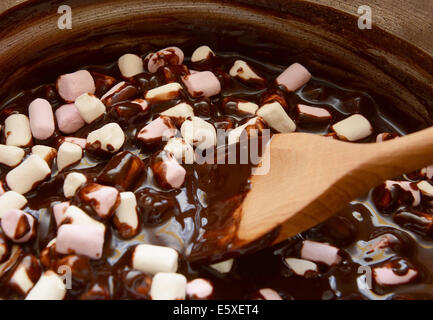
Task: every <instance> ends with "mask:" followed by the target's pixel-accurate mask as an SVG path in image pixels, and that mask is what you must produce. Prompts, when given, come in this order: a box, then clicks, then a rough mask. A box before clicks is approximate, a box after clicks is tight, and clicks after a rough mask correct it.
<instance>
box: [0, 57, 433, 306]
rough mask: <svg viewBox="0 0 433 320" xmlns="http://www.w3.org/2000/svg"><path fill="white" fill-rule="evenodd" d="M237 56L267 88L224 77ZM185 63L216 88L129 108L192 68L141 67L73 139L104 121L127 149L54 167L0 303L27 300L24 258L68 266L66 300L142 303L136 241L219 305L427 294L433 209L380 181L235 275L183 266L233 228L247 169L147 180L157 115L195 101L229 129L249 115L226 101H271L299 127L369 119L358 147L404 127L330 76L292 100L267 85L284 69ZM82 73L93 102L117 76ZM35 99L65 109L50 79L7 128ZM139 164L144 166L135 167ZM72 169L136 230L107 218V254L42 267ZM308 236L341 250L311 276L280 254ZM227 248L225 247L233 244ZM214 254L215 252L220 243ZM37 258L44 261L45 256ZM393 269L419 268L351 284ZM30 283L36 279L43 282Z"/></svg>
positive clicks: (205, 168) (33, 207) (294, 251)
mask: <svg viewBox="0 0 433 320" xmlns="http://www.w3.org/2000/svg"><path fill="white" fill-rule="evenodd" d="M144 57H145V55H144V56H143V58H144ZM237 59H242V60H244V61H247V62H248V64H249V65H250V66H251V67H253V68H254V70H255V71H256V72H257V74H259V75H260V76H261V77H263V78H264V79H265V81H264V82H249V83H248V82H245V81H241V80H239V79H235V78H233V77H231V76H230V75H229V74H228V71H229V70H230V68H231V67H232V65H233V63H234V62H235V60H237ZM281 63H282V64H283V63H285V62H284V61H281ZM184 64H185V65H186V66H188V67H189V68H191V69H193V70H197V71H201V70H210V71H212V72H213V73H214V74H215V75H216V76H217V77H218V80H219V81H220V83H221V87H222V91H221V93H220V94H218V95H216V96H213V97H211V98H193V97H191V96H190V95H188V94H182V95H181V96H180V97H178V98H175V99H172V100H169V101H165V102H162V103H160V102H156V103H152V104H151V106H150V108H149V109H148V110H147V111H145V112H144V111H142V110H141V108H138V107H137V104H134V103H131V101H132V100H134V99H137V98H143V95H144V94H145V93H146V92H147V91H148V90H150V89H153V88H156V87H159V86H162V85H164V84H166V83H168V82H174V81H177V82H179V83H182V81H181V80H180V78H181V76H183V75H186V74H189V70H188V67H185V66H178V65H169V66H166V67H162V68H159V70H158V71H157V72H156V73H149V72H147V71H146V72H144V73H142V74H139V75H136V76H134V77H132V78H130V79H128V80H127V83H128V85H126V86H125V87H124V88H123V89H122V90H121V92H118V93H117V94H115V95H113V96H112V97H111V99H110V101H109V103H108V104H107V113H106V114H105V115H104V116H103V117H102V118H101V119H99V120H97V121H96V122H94V123H92V124H90V125H86V126H84V127H83V128H82V129H80V130H79V131H78V132H76V133H74V134H73V136H75V137H81V138H86V137H87V135H88V134H89V132H91V131H93V130H95V129H98V128H100V127H101V126H103V125H104V124H106V123H110V122H117V123H119V124H120V126H121V128H122V129H123V131H124V132H125V134H126V142H125V144H124V146H123V148H122V150H121V151H120V152H119V153H117V154H116V155H114V156H107V155H106V154H100V153H98V152H93V151H92V150H87V151H86V152H85V155H84V157H83V159H82V161H81V163H80V164H79V165H76V166H73V167H71V168H68V169H66V170H64V171H63V172H61V173H59V174H56V172H53V174H52V178H49V179H47V181H45V182H43V183H42V184H41V185H39V186H38V187H37V188H36V189H35V190H34V191H32V192H31V193H29V194H27V195H26V197H27V199H28V204H27V206H26V207H25V208H23V210H24V211H26V212H28V213H30V214H32V215H33V216H34V217H35V218H37V219H38V226H37V236H36V237H35V239H34V240H32V241H31V242H29V243H26V244H23V245H20V247H21V249H22V252H20V253H19V258H18V259H17V260H16V261H15V263H14V264H13V265H11V266H9V268H7V269H6V272H4V274H3V275H2V276H1V278H0V282H1V283H0V297H1V298H4V299H15V298H18V299H21V298H24V295H23V294H22V293H20V292H19V290H17V289H16V288H15V287H14V286H13V285H11V284H10V283H9V280H10V275H11V274H12V272H13V271H14V267H15V266H17V265H18V263H19V262H20V261H21V259H27V260H29V262H28V263H29V264H31V265H35V264H36V265H37V264H39V262H38V261H37V259H38V258H40V260H41V261H40V262H41V264H42V269H43V270H45V269H47V268H53V269H55V266H57V265H62V264H69V265H71V266H73V289H72V290H68V291H67V295H66V298H67V299H77V298H81V299H141V298H144V299H147V298H149V295H148V290H149V287H150V281H151V280H150V279H151V278H150V277H149V276H148V275H145V274H144V273H141V272H139V271H136V270H133V269H132V268H131V263H130V260H131V250H132V248H133V247H134V246H135V245H136V244H140V243H151V244H156V245H163V246H169V247H172V248H175V249H176V250H178V251H179V252H180V254H181V257H182V258H181V263H180V268H179V271H178V272H179V273H182V274H184V275H185V276H186V277H187V278H188V280H191V279H195V278H198V277H200V278H205V279H208V280H209V281H210V282H211V283H212V285H213V287H214V293H213V295H212V298H214V299H248V298H256V297H257V291H258V290H259V289H261V288H272V289H274V290H276V291H277V292H278V293H279V294H280V295H281V296H282V297H283V298H284V299H358V298H359V299H364V298H371V299H386V298H392V299H400V298H403V299H406V298H409V299H410V298H433V286H432V285H431V271H432V270H433V262H432V261H433V259H432V258H433V253H432V251H431V249H430V246H431V242H432V237H431V232H432V230H431V228H432V225H433V216H432V215H431V213H433V211H431V210H432V205H430V202H429V201H430V199H428V198H427V197H423V198H422V203H421V205H420V206H417V208H416V209H414V208H411V205H412V203H413V199H412V198H410V195H408V194H407V192H405V191H404V190H402V189H400V188H398V187H395V188H394V189H392V192H387V190H385V189H384V187H383V186H381V187H378V188H382V189H380V190H379V189H377V190H376V191H375V192H374V201H373V198H372V196H371V193H370V194H369V195H366V196H365V197H364V198H362V199H358V200H356V201H354V202H352V203H351V204H350V205H348V206H347V208H346V209H345V210H343V211H342V212H340V213H339V214H338V215H336V216H335V217H333V218H331V219H329V220H328V221H327V222H325V223H323V224H321V225H319V226H317V227H315V228H312V229H311V230H309V231H307V232H305V233H303V234H302V235H298V236H296V237H294V238H292V239H288V240H287V241H285V242H284V243H281V244H279V245H278V246H276V247H273V248H267V249H263V250H259V251H258V252H257V253H253V254H249V255H245V256H240V257H237V258H236V259H235V263H234V265H233V268H232V271H231V272H229V273H227V274H221V273H219V272H217V271H216V270H214V269H212V268H210V267H209V266H208V263H204V262H200V263H197V262H194V261H190V260H195V259H192V258H191V257H200V256H201V255H202V254H204V253H206V252H208V251H207V250H212V248H213V246H217V245H218V244H217V243H216V242H215V241H212V239H215V238H216V237H224V236H226V234H224V232H229V231H227V230H230V228H231V227H233V226H234V225H236V221H235V220H233V217H232V212H233V210H234V209H235V208H237V206H238V205H239V204H240V203H241V202H242V200H243V197H244V196H245V194H246V192H248V189H249V177H250V174H251V169H252V167H253V165H252V164H244V165H241V164H236V165H233V164H230V165H217V164H214V165H210V164H202V165H199V164H191V165H183V166H184V168H185V169H186V171H187V175H186V179H185V183H184V184H183V186H182V187H181V188H179V189H167V188H162V187H161V185H160V184H159V183H158V182H157V181H156V179H155V177H154V174H153V173H152V169H151V164H152V161H154V160H155V156H154V154H155V153H156V152H157V151H158V150H160V149H161V148H162V146H163V144H162V145H157V146H156V147H155V146H147V145H142V144H140V143H138V142H137V139H136V134H137V131H139V130H140V129H141V128H143V127H144V126H145V125H146V124H148V123H149V122H150V121H151V120H153V119H155V118H157V117H158V115H159V114H160V113H161V112H163V111H165V110H167V109H168V108H170V107H173V106H175V105H177V104H179V103H180V102H187V103H189V104H190V105H191V106H193V108H194V113H195V115H196V116H199V117H201V118H203V119H204V120H206V121H209V122H210V123H212V124H213V125H214V126H215V127H216V128H224V129H230V128H235V127H237V126H239V125H240V124H243V123H244V122H245V121H246V119H247V118H252V117H253V115H247V114H242V113H237V112H236V110H235V108H234V105H235V104H234V102H233V101H235V100H236V99H242V100H247V101H250V102H254V103H256V104H258V105H263V104H264V103H266V102H270V101H278V102H280V103H281V105H283V106H285V107H286V111H287V113H288V114H289V116H290V117H291V118H292V119H295V120H296V124H297V131H299V132H310V133H315V134H321V135H325V134H328V133H331V134H332V132H333V131H332V129H331V125H332V124H333V123H336V122H338V121H340V120H343V119H345V118H347V117H348V116H350V115H352V114H355V113H360V114H362V115H364V116H365V117H366V118H367V119H368V120H369V121H370V123H371V124H372V126H373V128H374V132H373V134H372V135H370V136H369V137H368V138H366V139H364V140H362V141H360V142H373V141H375V140H376V136H377V135H378V134H380V133H383V132H389V133H397V134H400V135H401V134H404V132H403V131H402V129H401V128H400V126H399V124H398V123H392V122H391V121H390V120H389V119H388V118H386V117H385V116H384V115H383V114H382V113H381V108H380V106H378V105H377V104H376V103H375V102H374V101H373V99H372V98H371V97H370V96H369V94H367V93H365V92H358V91H354V90H351V89H349V88H341V87H338V86H337V85H335V84H333V83H332V81H328V80H327V79H318V78H313V79H312V80H311V81H310V82H309V83H308V84H307V85H305V86H304V87H303V88H301V89H300V90H298V91H297V92H296V93H290V92H287V91H286V90H284V88H282V87H278V86H277V85H276V84H275V82H274V79H275V78H276V77H277V76H278V75H279V74H280V73H281V72H282V71H283V70H284V69H283V68H282V67H280V66H278V65H273V64H269V65H266V63H263V62H258V61H256V60H254V59H250V58H247V57H243V56H242V57H241V56H239V55H237V54H233V53H224V52H218V53H217V57H213V58H212V59H208V60H206V61H204V62H200V63H191V62H190V61H189V60H188V59H186V60H185V62H184ZM86 69H88V70H89V71H91V73H92V76H93V78H94V80H95V83H96V93H95V94H96V96H97V97H99V98H100V97H102V96H103V95H104V93H106V92H107V91H108V90H109V89H110V88H111V87H112V86H113V84H115V83H117V82H120V81H122V80H124V79H123V78H122V76H121V74H120V72H119V69H118V66H117V63H113V64H110V65H107V66H90V67H86ZM72 71H74V70H71V72H72ZM54 80H55V79H53V81H54ZM36 98H45V99H47V100H48V101H49V102H50V104H51V105H52V106H53V109H54V110H56V109H57V108H58V107H60V106H62V105H63V104H64V101H62V99H61V98H60V97H59V96H58V94H57V90H56V87H55V84H53V83H52V84H44V85H42V86H40V87H38V88H35V89H34V90H30V91H24V92H20V93H18V94H17V95H16V97H15V98H14V99H12V100H9V101H8V102H7V103H5V104H4V105H3V106H2V108H1V112H0V122H1V123H3V122H4V120H5V119H6V118H7V116H9V115H10V114H12V113H22V114H28V110H27V109H28V105H29V103H30V102H31V101H33V100H34V99H36ZM297 104H305V105H310V106H318V107H322V108H325V109H327V110H328V111H329V112H330V113H331V114H332V122H326V121H325V122H323V121H311V119H309V118H308V117H307V118H305V117H299V115H298V112H297V109H296V106H297ZM399 128H400V129H399ZM3 130H4V129H3ZM61 136H62V134H61V133H60V132H58V131H56V133H55V135H54V136H53V137H52V138H50V139H49V140H46V141H37V140H36V141H34V144H43V145H50V146H56V147H58V145H59V141H60V140H61ZM4 139H5V138H4V132H2V136H1V143H5V140H4ZM26 152H27V153H30V148H27V149H26ZM135 156H138V157H139V158H140V159H141V160H142V165H141V164H139V165H135V164H136V163H137V162H136V161H137V160H136V159H137V158H136V157H135ZM134 159H135V160H134ZM323 160H324V161H326V159H323ZM134 163H135V164H134ZM135 167H140V169H139V170H133V169H131V168H135ZM9 170H10V168H8V167H1V174H0V179H1V180H4V178H5V175H6V174H7V172H8V171H9ZM72 171H73V172H80V173H83V174H85V175H86V176H87V178H88V182H97V183H100V184H104V185H112V186H115V187H116V188H118V189H119V190H120V191H132V192H134V193H135V195H136V198H137V203H138V207H139V217H140V231H139V233H138V235H137V236H134V237H133V238H132V239H125V234H126V235H127V234H128V232H127V230H126V231H125V233H124V234H119V230H118V229H116V228H114V226H113V224H112V223H110V222H108V223H107V222H106V225H107V228H106V235H105V245H104V251H103V256H102V259H100V260H92V259H89V258H87V257H84V256H64V255H60V254H56V253H52V252H51V253H50V254H48V257H49V258H48V261H47V260H43V259H42V257H41V252H42V251H43V250H44V248H45V247H46V246H47V244H48V243H49V242H50V240H52V239H53V238H54V237H55V236H56V223H55V221H54V217H53V214H52V206H53V204H56V203H59V202H62V201H65V200H66V199H65V197H64V195H63V190H62V187H63V182H64V178H65V176H66V175H67V173H69V172H72ZM422 179H427V178H426V177H425V174H423V173H422V172H417V173H413V174H411V175H407V176H404V177H400V178H399V179H396V180H408V181H418V180H422ZM414 188H416V187H414ZM77 194H78V195H77V196H75V197H74V198H73V199H72V203H73V204H74V205H76V206H78V207H80V208H82V209H83V210H84V211H85V212H87V213H89V214H90V215H91V216H92V217H93V218H95V219H99V218H98V215H97V214H95V212H94V211H93V209H92V207H91V206H89V205H88V204H87V203H85V202H83V201H82V198H81V197H80V196H79V194H80V192H78V193H77ZM374 203H376V204H381V206H380V208H381V210H378V208H377V207H376V206H375V204H374ZM99 220H100V219H99ZM120 233H122V232H120ZM122 235H123V237H122ZM384 237H385V239H392V241H388V243H387V244H385V245H382V246H381V245H379V246H377V245H376V246H375V245H374V244H375V243H377V242H378V241H381V239H382V238H384ZM306 239H308V240H314V241H318V242H327V243H329V244H331V245H333V246H335V247H337V248H339V249H340V251H339V255H341V257H342V261H341V262H340V263H339V264H337V265H333V266H327V265H325V264H321V263H317V265H318V270H317V271H314V272H307V273H305V275H297V274H295V273H294V272H293V271H292V270H291V269H290V268H289V267H288V266H287V265H286V263H285V261H284V259H285V258H289V257H295V258H296V257H299V256H300V249H301V246H302V241H303V240H306ZM222 244H223V245H229V243H228V242H223V243H222ZM220 245H221V243H220ZM263 245H266V242H265V243H263V242H260V243H257V244H256V246H257V247H260V246H263ZM372 248H374V249H372ZM214 249H215V250H219V251H220V250H221V248H220V247H218V248H217V247H215V248H214ZM45 253H46V252H45ZM43 257H46V255H45V254H43ZM30 260H31V261H32V262H30ZM389 263H391V265H392V268H393V270H394V272H395V273H397V274H403V275H404V274H405V273H406V272H407V270H408V269H409V268H411V269H415V270H417V276H416V278H415V279H412V280H411V281H409V283H407V284H400V285H394V286H380V285H379V284H378V283H376V282H375V281H374V280H373V288H372V289H371V290H369V289H362V288H360V286H359V283H358V282H357V279H358V278H359V277H361V275H362V272H359V270H358V268H359V266H372V267H373V266H382V265H385V264H389ZM36 269H37V268H36ZM38 272H40V270H35V273H38ZM35 278H36V279H35V280H37V278H38V276H35Z"/></svg>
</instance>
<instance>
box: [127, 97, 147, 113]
mask: <svg viewBox="0 0 433 320" xmlns="http://www.w3.org/2000/svg"><path fill="white" fill-rule="evenodd" d="M131 103H134V104H138V105H139V106H140V107H141V110H142V111H146V110H147V109H149V103H148V102H147V101H146V100H144V99H135V100H132V101H131Z"/></svg>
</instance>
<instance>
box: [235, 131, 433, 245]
mask: <svg viewBox="0 0 433 320" xmlns="http://www.w3.org/2000/svg"><path fill="white" fill-rule="evenodd" d="M432 150H433V128H429V129H425V130H422V131H420V132H417V133H414V134H411V135H408V136H406V137H403V138H398V139H395V140H391V141H386V142H382V143H371V144H356V143H348V142H341V141H338V140H333V139H330V138H325V137H321V136H317V135H312V134H306V133H290V134H278V135H276V136H274V137H273V139H272V141H271V144H270V152H269V153H267V154H266V157H270V171H269V173H268V174H267V175H263V176H253V177H252V189H251V191H250V192H249V193H248V195H247V197H246V198H245V200H244V202H243V204H242V207H241V208H240V210H241V222H240V226H239V229H238V238H239V240H240V241H239V243H240V244H241V243H243V244H245V243H249V242H251V241H253V240H255V239H257V238H260V237H261V236H263V235H264V234H266V233H268V232H269V231H271V230H273V229H274V228H275V227H277V226H279V225H280V224H282V223H284V224H283V227H282V229H281V231H280V235H279V237H278V239H277V240H276V242H278V241H281V240H284V239H287V237H289V236H293V235H296V234H298V233H299V232H302V231H305V230H307V229H309V228H311V227H313V226H315V225H317V224H318V223H320V222H323V221H325V220H326V219H328V218H329V217H331V216H332V215H334V214H335V213H336V212H337V211H339V210H340V209H342V208H343V207H344V206H346V205H347V203H348V202H350V201H351V200H353V199H355V198H356V197H359V196H362V195H363V194H365V193H366V192H367V191H368V190H370V189H371V188H372V187H374V186H376V185H378V184H380V183H382V182H383V181H385V180H386V179H392V178H394V177H396V176H399V175H401V174H403V173H406V172H411V171H413V170H416V169H419V168H422V167H424V166H427V165H430V164H431V163H433V152H432Z"/></svg>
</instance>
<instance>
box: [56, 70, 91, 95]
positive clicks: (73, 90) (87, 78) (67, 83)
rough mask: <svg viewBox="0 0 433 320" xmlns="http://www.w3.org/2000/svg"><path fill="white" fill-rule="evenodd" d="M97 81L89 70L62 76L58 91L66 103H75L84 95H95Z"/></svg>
mask: <svg viewBox="0 0 433 320" xmlns="http://www.w3.org/2000/svg"><path fill="white" fill-rule="evenodd" d="M95 90H96V87H95V81H94V80H93V77H92V75H91V74H90V72H89V71H87V70H79V71H76V72H74V73H68V74H64V75H61V76H60V77H59V78H58V79H57V91H58V92H59V95H60V96H61V97H62V98H63V99H64V100H65V101H66V102H74V101H75V99H77V98H78V97H79V96H81V95H82V94H84V93H91V94H95Z"/></svg>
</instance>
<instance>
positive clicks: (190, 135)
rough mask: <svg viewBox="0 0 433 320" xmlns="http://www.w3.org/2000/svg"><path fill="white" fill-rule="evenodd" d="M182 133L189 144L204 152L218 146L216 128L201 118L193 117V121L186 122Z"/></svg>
mask: <svg viewBox="0 0 433 320" xmlns="http://www.w3.org/2000/svg"><path fill="white" fill-rule="evenodd" d="M180 131H181V133H182V136H183V138H184V139H185V141H186V142H187V143H189V144H190V145H194V146H196V147H197V148H200V149H202V150H205V149H207V148H210V147H213V146H215V145H216V142H217V137H216V130H215V127H214V126H213V125H212V124H210V123H209V122H206V121H205V120H203V119H201V118H200V117H192V118H191V119H187V120H185V122H184V123H183V124H182V126H181V128H180Z"/></svg>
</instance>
